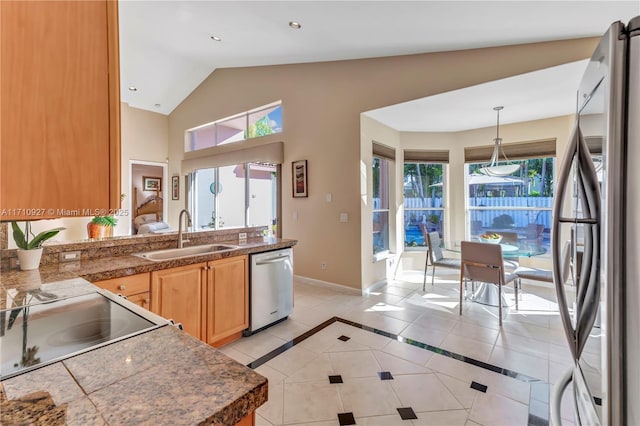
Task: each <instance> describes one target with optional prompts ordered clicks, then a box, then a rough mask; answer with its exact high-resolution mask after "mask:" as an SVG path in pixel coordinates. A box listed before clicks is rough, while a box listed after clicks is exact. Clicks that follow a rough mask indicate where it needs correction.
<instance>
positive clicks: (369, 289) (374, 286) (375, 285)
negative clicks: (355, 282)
mask: <svg viewBox="0 0 640 426" xmlns="http://www.w3.org/2000/svg"><path fill="white" fill-rule="evenodd" d="M388 283H389V281H388V280H387V279H384V280H380V281H378V282H376V283H373V284H371V285H370V286H369V287H367V288H365V289H364V290H363V291H362V294H369V293H371V292H372V291H375V290H377V289H379V288H380V287H383V286H385V285H387V284H388Z"/></svg>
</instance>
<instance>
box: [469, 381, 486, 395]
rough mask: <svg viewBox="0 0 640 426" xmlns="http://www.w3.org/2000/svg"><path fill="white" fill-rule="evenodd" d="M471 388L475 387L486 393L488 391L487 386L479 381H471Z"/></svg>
mask: <svg viewBox="0 0 640 426" xmlns="http://www.w3.org/2000/svg"><path fill="white" fill-rule="evenodd" d="M470 388H471V389H475V390H477V391H480V392H484V393H486V392H487V386H485V385H483V384H482V383H478V382H471V386H470Z"/></svg>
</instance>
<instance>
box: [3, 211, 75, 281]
mask: <svg viewBox="0 0 640 426" xmlns="http://www.w3.org/2000/svg"><path fill="white" fill-rule="evenodd" d="M11 228H12V229H13V240H14V241H15V242H16V245H17V246H18V260H19V261H20V269H21V270H23V271H28V270H31V269H38V267H39V266H40V258H41V257H42V243H44V242H45V241H47V240H48V239H50V238H53V237H55V236H56V235H58V232H60V231H62V230H64V229H66V228H62V227H60V228H54V229H50V230H48V231H42V232H41V233H39V234H38V235H33V232H31V223H30V222H25V230H24V232H23V231H22V229H20V227H19V226H18V223H17V222H11ZM30 237H32V238H31V240H29V238H30Z"/></svg>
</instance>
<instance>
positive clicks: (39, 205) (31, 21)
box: [0, 0, 120, 220]
mask: <svg viewBox="0 0 640 426" xmlns="http://www.w3.org/2000/svg"><path fill="white" fill-rule="evenodd" d="M117 10H118V4H117V2H116V1H107V0H103V1H70V0H66V1H11V0H8V1H5V0H3V1H0V47H1V51H2V62H1V64H0V93H2V96H1V97H0V98H1V100H0V121H1V122H2V127H1V129H0V149H1V151H2V156H1V158H0V165H1V167H0V180H1V181H2V182H3V184H2V188H1V192H0V198H1V199H2V212H1V215H0V219H1V220H9V219H19V218H24V219H30V220H31V219H43V218H51V217H61V216H93V215H94V214H96V213H95V212H94V209H97V208H100V209H108V208H110V207H111V208H116V207H119V206H120V94H119V63H118V62H119V60H118V26H117V16H118V15H117ZM23 209H27V210H26V211H24V210H23Z"/></svg>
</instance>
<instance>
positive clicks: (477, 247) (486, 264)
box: [460, 241, 518, 327]
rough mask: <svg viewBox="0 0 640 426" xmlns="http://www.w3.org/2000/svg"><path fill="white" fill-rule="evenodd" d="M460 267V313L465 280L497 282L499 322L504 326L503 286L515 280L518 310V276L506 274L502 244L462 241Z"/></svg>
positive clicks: (514, 288)
mask: <svg viewBox="0 0 640 426" xmlns="http://www.w3.org/2000/svg"><path fill="white" fill-rule="evenodd" d="M461 263H462V265H461V267H460V315H462V295H463V290H462V283H463V281H465V280H469V281H478V282H483V283H489V284H495V285H497V286H498V323H499V325H500V327H502V286H503V285H506V284H509V283H510V282H512V281H513V290H514V292H515V298H516V310H518V284H517V280H518V276H517V275H516V274H513V273H508V274H505V270H504V261H503V259H502V247H501V246H500V244H487V243H476V242H472V241H462V260H461Z"/></svg>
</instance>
